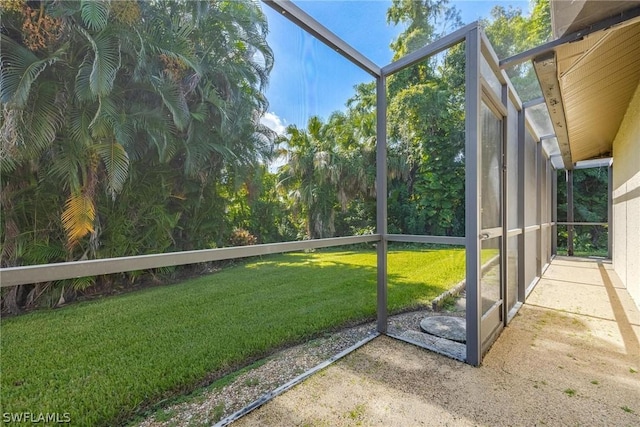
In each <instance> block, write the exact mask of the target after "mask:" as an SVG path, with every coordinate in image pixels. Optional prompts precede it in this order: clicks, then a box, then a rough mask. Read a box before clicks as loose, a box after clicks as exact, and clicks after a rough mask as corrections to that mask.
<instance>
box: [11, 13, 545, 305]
mask: <svg viewBox="0 0 640 427" xmlns="http://www.w3.org/2000/svg"><path fill="white" fill-rule="evenodd" d="M0 12H1V14H2V15H1V18H2V24H1V27H0V32H1V43H2V49H1V52H2V53H1V55H2V56H1V61H2V70H1V72H2V89H1V93H0V99H1V101H2V116H1V119H0V134H1V138H2V139H1V144H0V154H1V159H2V164H1V174H2V175H1V185H2V195H1V198H0V202H1V203H2V216H1V218H0V244H1V264H2V266H3V267H8V266H17V265H30V264H44V263H52V262H64V261H71V260H80V259H95V258H106V257H118V256H127V255H139V254H151V253H162V252H170V251H181V250H191V249H204V248H214V247H221V246H230V245H245V244H255V243H269V242H278V241H286V240H294V239H307V238H321V237H331V236H345V235H357V234H367V233H373V232H374V231H375V184H374V182H375V145H376V138H375V124H376V119H375V111H376V100H375V85H374V83H363V84H360V85H358V86H356V87H355V88H354V93H353V94H352V96H351V97H350V98H349V99H348V101H347V103H346V105H345V109H344V110H343V111H336V112H335V113H333V114H332V115H331V116H330V117H328V118H326V119H325V118H320V117H310V118H309V121H308V125H307V126H306V127H304V128H299V127H296V126H289V127H288V128H287V129H286V131H285V133H284V135H276V134H275V133H274V132H273V131H272V130H270V129H269V128H267V127H265V126H263V125H261V124H260V118H261V117H262V115H263V114H264V113H265V112H266V109H267V106H268V100H267V99H265V95H264V88H265V85H266V84H267V83H268V77H269V73H270V72H271V69H272V66H273V63H274V60H277V58H274V57H273V52H272V50H271V49H270V47H269V46H268V44H267V42H266V35H267V31H268V26H267V22H266V18H265V16H264V14H263V13H262V10H261V6H260V4H259V3H257V2H254V1H252V0H218V1H169V0H155V1H136V0H120V1H106V0H105V1H84V0H83V1H42V2H40V1H24V0H11V1H5V2H2V4H1V5H0ZM387 19H388V21H389V23H390V24H403V25H404V27H403V28H405V30H404V31H403V32H402V33H401V34H400V35H399V37H398V38H397V39H396V40H393V41H392V42H391V48H392V50H393V52H394V57H395V59H397V58H400V57H402V56H404V55H405V54H407V53H409V52H411V51H413V50H415V49H416V48H419V47H421V46H423V45H425V44H426V43H429V42H431V41H434V40H436V39H437V38H439V37H440V36H442V35H444V34H445V33H448V32H450V31H452V30H453V29H455V28H456V27H458V26H460V25H462V23H461V21H460V18H459V15H458V13H457V11H456V10H455V9H454V8H451V7H450V6H449V4H448V1H447V0H422V1H414V0H393V1H392V3H391V6H390V8H389V10H388V13H387ZM484 25H485V29H486V32H487V35H488V36H489V37H490V38H491V41H492V43H493V44H494V46H496V49H497V51H498V56H499V57H507V56H510V55H512V54H514V53H517V52H520V51H522V50H525V49H526V48H529V47H532V46H535V45H538V44H540V43H542V42H544V41H545V40H546V39H547V38H548V37H549V35H550V30H549V28H550V22H549V8H548V1H547V0H536V1H534V2H533V5H532V12H531V13H530V15H528V16H526V15H524V14H523V13H522V12H521V11H520V10H517V9H504V8H502V7H496V8H494V10H493V11H492V16H491V18H490V19H489V20H487V21H486V22H484ZM211 35H215V36H214V37H212V36H211ZM509 73H510V76H511V78H512V79H513V81H514V83H515V84H516V85H518V88H519V91H520V95H521V96H522V98H523V99H525V100H527V99H532V98H535V97H537V96H539V95H538V94H537V92H536V90H537V83H536V79H535V75H534V73H533V71H532V69H531V67H527V66H525V65H523V66H519V67H516V68H515V69H513V70H510V71H509ZM388 105H389V115H388V123H389V141H388V142H389V153H388V156H389V177H390V178H389V193H388V197H389V200H388V201H389V231H390V232H391V233H406V234H431V235H450V236H461V235H463V233H464V222H463V221H464V49H463V46H456V47H454V48H451V49H449V50H448V51H447V52H445V53H444V54H441V55H438V56H436V57H434V58H431V59H429V60H427V61H425V62H423V63H420V64H418V65H415V66H413V67H411V68H409V69H406V70H404V71H402V72H400V73H397V74H396V75H394V76H392V77H391V78H390V79H389V80H388ZM278 156H282V157H281V158H282V159H284V161H285V164H284V165H283V166H282V167H280V168H279V170H278V171H276V172H270V170H269V165H270V163H271V161H272V160H273V159H274V158H276V157H278ZM171 271H173V269H165V270H162V271H154V272H151V273H152V275H153V276H154V277H156V276H158V275H162V274H164V273H170V272H171ZM141 277H148V274H143V273H142V272H131V273H126V274H121V275H112V276H109V277H90V278H81V279H76V280H73V281H60V282H46V283H39V284H36V285H29V286H17V287H12V288H10V289H8V290H3V293H2V309H3V310H8V311H11V312H18V311H19V310H20V308H21V307H30V306H36V305H39V304H40V305H42V304H44V305H56V304H59V303H62V302H65V301H68V300H70V299H73V298H75V297H76V296H77V295H79V294H83V293H84V294H87V293H97V292H109V291H110V290H112V289H114V288H115V289H122V288H126V287H130V286H132V285H134V284H135V283H137V281H138V280H139V279H140V278H141Z"/></svg>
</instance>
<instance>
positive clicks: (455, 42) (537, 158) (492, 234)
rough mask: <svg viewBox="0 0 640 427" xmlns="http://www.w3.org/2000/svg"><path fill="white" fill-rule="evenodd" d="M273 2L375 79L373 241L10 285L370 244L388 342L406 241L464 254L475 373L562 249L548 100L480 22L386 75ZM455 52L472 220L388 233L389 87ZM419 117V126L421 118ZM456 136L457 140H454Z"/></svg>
mask: <svg viewBox="0 0 640 427" xmlns="http://www.w3.org/2000/svg"><path fill="white" fill-rule="evenodd" d="M265 4H266V5H267V6H269V7H271V8H273V9H275V10H276V11H277V12H278V13H279V14H280V15H281V16H283V17H284V18H286V19H288V20H290V21H291V22H293V23H294V24H295V25H297V26H298V27H300V28H302V29H303V30H304V31H306V32H308V33H309V34H310V35H312V36H314V37H315V38H317V40H319V41H320V42H322V43H324V44H325V45H327V46H328V47H329V48H331V49H332V50H333V51H335V52H336V53H337V54H339V55H341V56H342V57H344V58H346V59H347V60H349V61H351V62H352V63H353V64H355V66H357V67H359V68H360V69H362V70H363V71H364V72H366V73H367V74H368V75H370V76H371V77H372V78H373V79H375V82H376V100H377V101H376V115H377V124H376V138H375V140H376V146H375V155H376V162H375V164H376V172H375V173H376V178H375V194H376V196H377V197H376V204H377V206H376V212H377V213H376V224H375V225H376V230H375V233H374V234H368V235H360V236H350V237H339V238H320V239H312V240H305V241H290V242H282V243H273V244H260V245H253V246H242V247H228V248H217V249H207V250H195V251H182V252H172V253H163V254H155V255H153V254H148V255H137V254H132V255H131V256H126V257H116V258H105V259H96V260H83V261H73V262H67V263H57V264H46V265H35V266H23V267H10V268H3V269H2V286H3V287H12V286H16V285H22V284H29V283H38V282H43V281H53V280H63V279H70V278H77V277H83V276H96V275H105V274H112V273H121V272H126V271H140V270H145V269H152V268H160V267H167V266H176V265H185V264H194V263H202V262H210V261H219V260H226V259H236V258H245V257H252V256H258V255H267V254H273V253H282V252H292V251H301V250H311V249H315V248H327V247H339V246H344V245H352V244H360V243H367V242H368V243H375V244H376V250H377V263H376V269H377V292H376V296H375V298H376V307H377V310H376V311H377V331H378V333H380V334H387V333H389V332H388V313H389V306H388V295H389V292H395V290H394V289H390V288H389V286H388V282H389V274H390V273H391V274H393V268H394V267H393V265H389V261H388V251H389V247H392V245H394V244H402V243H411V244H415V245H420V244H438V245H452V246H458V247H459V246H464V249H465V260H466V275H465V281H466V310H465V312H466V314H465V316H466V318H465V320H466V347H465V350H464V352H463V353H462V354H461V355H460V354H458V355H457V356H456V355H454V354H450V355H451V356H453V357H458V358H461V359H463V360H464V361H465V362H467V363H469V364H472V365H479V364H481V362H482V357H483V354H484V353H485V352H486V351H487V350H488V349H489V347H490V346H491V344H492V342H493V341H494V340H495V339H496V337H497V336H498V335H499V334H500V332H501V331H502V329H503V328H504V327H505V326H507V325H508V323H509V321H510V320H511V319H512V318H513V316H514V315H515V313H516V312H517V311H518V309H519V307H520V306H521V304H522V303H523V302H524V301H525V299H526V297H527V294H528V293H529V292H530V291H531V289H532V287H533V286H534V285H535V283H536V281H537V280H538V278H539V277H540V276H541V274H542V272H543V271H544V269H545V267H546V266H547V264H548V262H549V261H550V259H551V257H552V255H553V254H554V252H555V250H556V229H555V228H556V217H555V215H556V214H555V212H556V207H555V203H556V201H555V196H554V195H555V194H556V179H555V176H556V172H555V170H556V169H557V168H558V167H561V166H562V163H561V162H558V158H559V157H558V152H559V150H558V142H557V141H558V140H557V138H556V137H555V135H554V132H553V127H552V126H551V125H550V119H549V115H548V112H547V109H546V105H545V104H544V101H543V100H542V99H541V100H534V101H530V102H525V103H523V102H522V101H521V100H520V98H519V96H518V93H517V92H516V90H515V89H514V86H513V85H512V84H511V82H510V81H509V78H508V77H507V74H506V72H505V71H504V68H506V67H508V66H511V65H512V64H511V63H510V62H509V61H507V62H506V63H502V64H501V62H500V60H499V58H498V57H497V56H496V54H495V52H494V50H493V48H492V46H491V43H490V42H489V41H488V39H487V37H486V35H485V34H484V32H483V30H482V28H481V27H480V26H479V25H478V24H477V23H473V24H470V25H467V26H464V27H462V28H460V29H458V30H456V31H454V32H453V33H451V34H449V35H448V36H445V37H443V38H441V39H439V40H437V41H435V42H434V43H431V44H429V45H427V46H424V47H421V48H418V49H416V50H415V51H412V52H410V53H409V54H407V55H406V56H404V57H402V58H400V59H398V60H397V61H394V62H392V63H390V64H388V65H384V66H379V65H377V64H375V63H373V62H372V61H371V60H369V59H367V58H366V57H365V56H364V55H363V54H361V53H359V52H358V51H357V50H356V49H354V48H353V47H352V46H350V45H349V44H347V43H346V42H344V41H343V40H342V39H340V38H339V37H337V36H336V35H335V34H334V33H332V32H331V31H329V30H328V29H327V28H326V27H324V26H323V25H321V24H320V23H319V22H318V21H316V20H315V19H314V18H313V17H312V16H310V15H308V14H307V13H306V12H304V11H303V10H302V9H301V8H299V7H298V6H296V5H295V4H294V3H292V2H289V1H266V2H265ZM370 42H371V43H375V42H376V41H374V40H371V41H370ZM381 42H382V41H381ZM445 51H447V52H456V53H457V56H456V58H458V65H457V66H458V67H460V66H461V65H464V79H463V81H461V82H460V83H461V85H460V87H459V90H460V95H461V96H459V97H458V98H457V104H455V103H454V105H453V107H452V109H451V111H453V112H451V111H449V112H448V113H446V114H445V113H443V119H447V120H457V121H458V122H459V126H460V128H459V129H460V130H461V132H460V133H459V134H458V135H457V138H458V143H459V144H460V145H459V149H458V151H457V152H455V153H454V156H455V162H456V163H457V164H458V165H460V168H461V170H463V174H461V175H460V176H459V180H458V182H457V183H455V184H456V185H457V188H459V189H460V191H464V209H463V212H464V220H463V221H462V219H461V218H458V220H459V224H464V232H463V233H462V234H457V235H456V233H455V232H454V233H452V232H451V231H443V230H442V229H440V230H439V229H438V228H437V227H434V228H432V229H433V230H435V231H434V235H420V234H394V233H390V232H389V224H390V222H391V223H396V222H397V221H402V220H404V219H403V218H401V217H400V216H401V214H398V213H396V212H391V213H390V212H388V203H387V202H388V198H389V197H392V194H391V193H390V192H389V189H388V179H389V176H390V175H394V176H396V175H398V172H397V170H396V169H397V167H396V169H394V167H395V166H394V165H393V164H392V163H390V162H389V159H388V158H387V155H388V145H389V144H395V143H397V141H395V140H394V137H393V134H394V132H395V131H394V130H393V129H389V128H388V126H387V123H388V118H389V114H397V111H394V112H392V113H390V112H389V109H388V106H387V101H388V97H387V91H388V80H387V79H388V78H390V77H391V76H394V75H397V74H401V73H402V72H403V71H404V70H408V69H411V68H412V67H420V66H421V64H426V63H431V64H434V65H436V66H438V67H446V66H447V65H450V64H447V61H445V60H444V59H443V58H444V57H443V56H442V53H443V52H445ZM525 59H529V58H525ZM321 70H322V69H321ZM319 72H322V71H319ZM445 72H446V71H445ZM425 81H428V78H426V80H425ZM462 89H463V92H462ZM456 109H457V112H456ZM414 119H415V120H416V121H417V122H420V117H415V118H414ZM423 124H424V125H429V123H423ZM451 138H452V141H453V140H455V138H456V136H452V137H451ZM432 154H433V153H432ZM554 159H555V160H554ZM432 162H434V163H437V162H438V157H437V155H433V160H432ZM462 184H464V185H462ZM462 189H464V190H462ZM423 196H424V198H425V199H427V200H428V199H429V198H438V197H439V196H440V195H439V191H438V190H437V189H435V187H432V188H429V187H426V188H425V189H424V195H423ZM438 230H439V231H438ZM346 274H348V272H346ZM283 280H287V279H286V278H283ZM372 298H373V297H372ZM390 335H392V336H395V337H396V338H398V339H404V340H406V338H403V337H402V336H399V335H395V334H390ZM409 341H411V342H413V343H415V344H417V345H422V344H420V343H419V342H416V341H415V340H409ZM429 348H431V349H434V350H436V351H443V352H444V353H447V351H446V350H439V349H438V348H432V347H429Z"/></svg>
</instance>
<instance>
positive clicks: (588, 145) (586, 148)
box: [501, 0, 640, 169]
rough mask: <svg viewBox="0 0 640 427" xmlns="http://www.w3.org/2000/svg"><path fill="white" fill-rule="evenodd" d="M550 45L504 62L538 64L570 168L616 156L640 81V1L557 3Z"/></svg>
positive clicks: (548, 106)
mask: <svg viewBox="0 0 640 427" xmlns="http://www.w3.org/2000/svg"><path fill="white" fill-rule="evenodd" d="M551 11H552V21H553V27H554V28H553V32H554V35H556V36H558V37H560V38H559V39H556V40H554V41H551V42H549V43H547V44H546V45H543V46H539V47H537V48H534V49H532V50H531V51H528V52H524V53H523V54H520V55H517V56H515V57H513V58H509V59H506V60H504V61H501V67H503V68H504V67H508V66H509V65H511V64H514V63H518V62H522V61H523V60H532V61H533V65H534V68H535V70H536V74H537V76H538V80H539V82H540V86H541V89H542V92H543V96H544V99H545V103H546V105H547V108H548V110H549V115H550V116H551V119H552V122H553V126H554V130H555V133H556V136H557V139H558V145H559V148H560V152H561V155H562V159H563V163H564V167H565V168H566V169H572V168H573V167H574V165H575V163H576V162H580V161H583V160H590V159H598V158H608V157H610V156H611V150H612V145H613V140H614V139H615V137H616V134H617V132H618V129H619V127H620V123H621V122H622V119H623V117H624V114H625V113H626V111H627V107H628V105H629V102H630V100H631V97H632V96H633V94H634V92H635V90H636V88H637V87H638V82H639V81H640V0H639V1H591V0H578V1H573V2H566V1H555V0H551Z"/></svg>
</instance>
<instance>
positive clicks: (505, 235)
mask: <svg viewBox="0 0 640 427" xmlns="http://www.w3.org/2000/svg"><path fill="white" fill-rule="evenodd" d="M502 104H503V105H504V108H505V111H506V112H507V114H506V116H505V117H503V118H502V124H503V126H502V156H501V162H502V164H501V166H502V167H501V168H500V169H501V170H502V176H501V178H500V194H501V198H500V204H501V207H500V211H501V213H502V219H501V222H502V237H501V238H500V243H501V244H500V272H501V276H502V277H501V278H500V287H501V292H500V293H501V295H500V297H501V298H502V324H503V325H504V326H507V320H508V318H509V302H508V301H509V285H508V283H507V277H509V276H508V271H507V269H508V264H509V263H508V260H509V253H508V250H507V244H508V243H509V227H508V224H507V219H508V213H509V203H508V200H507V179H508V178H509V174H508V170H507V168H508V167H509V165H508V164H507V155H508V154H509V153H508V147H509V131H508V130H509V126H508V123H509V87H508V86H507V85H502Z"/></svg>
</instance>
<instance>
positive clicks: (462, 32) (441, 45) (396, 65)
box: [382, 22, 478, 76]
mask: <svg viewBox="0 0 640 427" xmlns="http://www.w3.org/2000/svg"><path fill="white" fill-rule="evenodd" d="M477 27H478V23H477V22H472V23H471V24H468V25H466V26H464V27H462V28H460V29H458V30H456V31H454V32H453V33H451V34H449V35H446V36H444V37H442V38H441V39H438V40H436V41H435V42H433V43H430V44H428V45H427V46H424V47H422V48H420V49H418V50H416V51H414V52H411V53H409V54H408V55H405V56H403V57H402V58H400V59H399V60H397V61H395V62H392V63H391V64H389V65H385V66H384V67H382V75H384V76H388V75H390V74H393V73H396V72H398V71H400V70H403V69H405V68H407V67H410V66H412V65H414V64H416V63H418V62H420V61H424V59H425V58H426V57H428V56H433V55H435V54H438V53H440V52H442V51H443V50H447V49H449V48H450V47H451V46H454V45H456V44H458V43H461V42H463V41H465V40H466V38H467V34H468V33H469V31H471V30H473V29H474V28H477Z"/></svg>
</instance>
